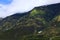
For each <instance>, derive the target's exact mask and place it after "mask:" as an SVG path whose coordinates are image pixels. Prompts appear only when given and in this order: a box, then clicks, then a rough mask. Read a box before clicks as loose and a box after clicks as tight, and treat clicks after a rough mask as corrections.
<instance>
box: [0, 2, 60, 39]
mask: <svg viewBox="0 0 60 40" xmlns="http://www.w3.org/2000/svg"><path fill="white" fill-rule="evenodd" d="M59 29H60V3H58V4H52V5H47V6H40V7H35V8H34V9H32V10H31V11H29V12H25V13H16V14H14V15H10V16H8V17H6V18H4V19H2V20H1V21H0V39H1V40H24V38H25V37H30V38H31V37H32V38H35V37H36V36H37V35H38V36H39V37H38V38H39V40H40V38H41V37H42V38H43V37H47V38H48V37H49V38H50V37H55V36H60V35H59V33H60V32H59V31H60V30H59ZM40 36H41V37H40ZM26 40H28V39H26ZM46 40H48V39H46Z"/></svg>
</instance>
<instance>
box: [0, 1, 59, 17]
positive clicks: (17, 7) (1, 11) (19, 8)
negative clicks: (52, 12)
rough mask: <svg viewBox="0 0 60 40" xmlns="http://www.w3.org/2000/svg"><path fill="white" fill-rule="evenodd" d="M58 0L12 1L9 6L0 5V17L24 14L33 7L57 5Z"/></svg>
mask: <svg viewBox="0 0 60 40" xmlns="http://www.w3.org/2000/svg"><path fill="white" fill-rule="evenodd" d="M58 2H60V1H59V0H57V1H56V0H53V1H52V0H13V2H12V3H11V4H10V5H1V4H0V17H6V16H9V15H12V14H14V13H16V12H26V11H29V10H31V9H33V8H34V7H35V6H41V5H46V4H53V3H58Z"/></svg>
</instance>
